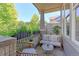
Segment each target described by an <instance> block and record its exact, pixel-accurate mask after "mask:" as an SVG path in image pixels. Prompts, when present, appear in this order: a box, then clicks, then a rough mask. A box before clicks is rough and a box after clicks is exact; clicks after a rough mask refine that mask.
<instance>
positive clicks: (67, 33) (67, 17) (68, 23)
mask: <svg viewBox="0 0 79 59" xmlns="http://www.w3.org/2000/svg"><path fill="white" fill-rule="evenodd" d="M65 20H66V35H67V36H69V34H70V10H66V11H65Z"/></svg>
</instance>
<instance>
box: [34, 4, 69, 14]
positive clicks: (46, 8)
mask: <svg viewBox="0 0 79 59" xmlns="http://www.w3.org/2000/svg"><path fill="white" fill-rule="evenodd" d="M33 4H34V5H35V7H36V8H37V9H38V10H39V11H43V12H44V13H48V12H54V11H59V10H60V9H61V8H62V6H63V3H33ZM65 6H66V9H68V8H69V4H68V3H66V4H65Z"/></svg>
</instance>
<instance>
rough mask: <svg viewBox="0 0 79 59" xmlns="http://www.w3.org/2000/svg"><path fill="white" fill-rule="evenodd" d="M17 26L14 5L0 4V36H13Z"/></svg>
mask: <svg viewBox="0 0 79 59" xmlns="http://www.w3.org/2000/svg"><path fill="white" fill-rule="evenodd" d="M17 25H18V21H17V13H16V10H15V6H14V4H11V3H0V35H7V36H12V35H14V34H15V33H16V29H17Z"/></svg>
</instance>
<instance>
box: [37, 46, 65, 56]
mask: <svg viewBox="0 0 79 59" xmlns="http://www.w3.org/2000/svg"><path fill="white" fill-rule="evenodd" d="M36 51H37V53H38V54H39V55H40V56H65V54H64V51H63V50H62V49H60V48H54V50H53V51H52V53H50V54H45V53H44V51H43V49H42V47H39V46H38V47H37V48H36Z"/></svg>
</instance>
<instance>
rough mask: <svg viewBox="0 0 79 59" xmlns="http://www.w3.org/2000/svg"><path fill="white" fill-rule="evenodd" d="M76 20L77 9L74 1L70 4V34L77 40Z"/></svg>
mask: <svg viewBox="0 0 79 59" xmlns="http://www.w3.org/2000/svg"><path fill="white" fill-rule="evenodd" d="M75 25H76V20H75V9H73V3H71V4H70V29H71V31H70V36H71V39H72V40H75V36H76V34H75V33H76V27H75Z"/></svg>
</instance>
